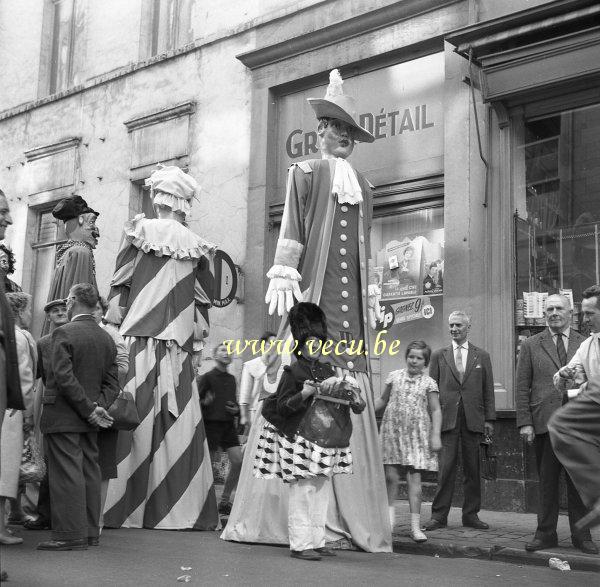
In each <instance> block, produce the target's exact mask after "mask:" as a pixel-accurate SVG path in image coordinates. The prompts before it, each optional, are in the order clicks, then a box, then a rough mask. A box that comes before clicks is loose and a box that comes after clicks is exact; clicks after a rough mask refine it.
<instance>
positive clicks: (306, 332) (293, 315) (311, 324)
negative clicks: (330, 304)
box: [288, 302, 327, 351]
mask: <svg viewBox="0 0 600 587" xmlns="http://www.w3.org/2000/svg"><path fill="white" fill-rule="evenodd" d="M288 319H289V321H290V329H291V331H292V336H293V337H294V340H295V341H297V342H298V346H297V347H296V350H297V351H301V350H302V347H303V346H304V343H305V342H306V340H307V339H308V338H310V337H311V336H314V337H315V338H317V339H319V340H320V341H321V342H323V343H325V341H326V340H327V320H326V318H325V314H324V313H323V310H321V308H319V306H317V304H312V303H310V302H299V303H297V304H296V305H295V306H292V307H291V308H290V312H289V314H288Z"/></svg>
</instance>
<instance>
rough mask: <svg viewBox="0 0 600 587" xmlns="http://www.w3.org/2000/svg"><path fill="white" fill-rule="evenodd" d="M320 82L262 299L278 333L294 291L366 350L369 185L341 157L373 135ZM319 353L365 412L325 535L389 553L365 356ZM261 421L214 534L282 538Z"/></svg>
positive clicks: (358, 419)
mask: <svg viewBox="0 0 600 587" xmlns="http://www.w3.org/2000/svg"><path fill="white" fill-rule="evenodd" d="M329 80H330V81H329V86H328V88H327V93H326V95H325V98H323V99H316V98H310V99H309V100H308V101H309V103H310V105H311V106H312V108H313V110H314V111H315V114H316V117H317V119H318V127H317V134H318V144H319V148H320V151H321V159H311V160H308V161H302V162H300V163H296V164H294V165H292V166H291V168H290V169H289V172H288V180H287V193H286V198H285V207H284V211H283V218H282V222H281V230H280V233H279V241H278V243H277V249H276V252H275V260H274V263H273V266H272V267H271V268H270V270H269V272H268V273H267V277H268V278H269V279H270V284H269V288H268V291H267V296H266V302H267V303H268V304H269V313H271V314H272V313H273V312H274V311H275V310H276V309H277V311H278V313H279V315H280V316H282V317H283V319H282V322H281V326H280V330H279V336H278V337H279V338H284V337H286V336H287V335H288V334H289V327H288V324H287V322H288V321H287V318H286V312H287V311H288V310H289V309H290V308H291V307H292V305H293V304H294V298H295V299H297V300H298V301H305V302H313V303H316V304H318V305H319V306H320V307H321V309H322V310H323V311H324V313H325V315H326V316H327V325H328V338H329V339H330V340H331V341H333V343H334V345H333V348H336V344H337V343H338V342H339V341H342V340H343V341H346V343H347V346H348V347H350V343H351V342H354V345H355V346H354V349H356V348H357V347H358V343H359V341H363V345H364V346H363V348H367V349H368V345H367V342H368V341H367V319H368V312H367V308H368V299H369V298H368V290H369V286H368V284H369V281H368V267H367V264H368V260H369V256H370V255H369V231H370V226H371V217H372V209H373V204H372V196H371V187H372V186H371V185H370V184H369V182H368V181H367V180H366V179H365V178H364V176H363V175H362V174H360V173H359V172H358V171H356V170H355V169H354V168H353V167H352V165H351V164H350V163H349V162H348V161H347V160H346V159H347V158H348V157H349V156H350V155H351V153H352V151H353V150H354V146H355V143H356V142H361V143H372V142H373V141H374V140H375V139H374V137H373V135H372V134H371V133H369V132H368V131H366V130H365V129H364V128H362V127H361V126H360V125H359V124H358V122H357V119H356V108H355V104H354V100H353V99H352V98H351V97H350V96H348V95H346V94H345V93H344V91H343V88H342V84H343V81H342V78H341V76H340V74H339V72H338V70H337V69H335V70H333V71H332V72H331V74H330V77H329ZM342 346H343V345H340V347H338V348H341V347H342ZM328 359H329V361H330V362H331V363H332V364H333V365H334V366H335V368H336V371H337V374H338V376H343V375H344V374H349V375H351V376H352V377H354V378H355V379H356V380H357V381H358V382H359V385H360V389H361V392H362V396H363V397H364V399H365V400H366V402H367V409H365V410H364V412H363V413H362V414H355V415H353V416H352V417H353V425H354V433H353V435H352V440H351V445H350V446H351V450H352V454H353V456H354V473H353V474H352V475H340V476H337V477H334V478H333V482H332V490H333V495H332V496H331V500H330V507H329V515H328V520H327V537H328V540H330V541H331V542H334V541H336V540H337V541H340V544H343V543H344V539H346V540H350V541H351V542H352V543H354V544H355V545H357V546H359V547H360V548H362V549H363V550H366V551H370V552H384V551H390V550H391V528H390V523H389V519H388V512H387V506H386V504H387V501H386V499H387V498H386V489H385V477H384V471H383V465H382V460H381V455H380V450H379V441H378V434H377V424H376V421H375V412H374V406H373V393H372V390H371V382H370V367H369V362H368V356H365V355H358V356H357V355H356V354H353V355H350V354H342V355H336V354H334V353H332V354H331V355H329V357H328ZM274 368H275V369H276V368H277V367H276V366H275V367H274ZM262 423H263V422H262V421H258V420H257V421H256V422H255V424H253V427H252V433H251V436H250V438H249V441H248V448H247V449H246V458H245V461H244V464H243V468H242V472H241V477H240V483H239V484H238V490H237V496H236V500H235V502H234V507H233V510H232V512H231V516H230V519H229V522H228V525H227V527H226V529H225V532H224V534H223V538H225V539H228V540H240V541H249V542H252V541H257V542H279V543H285V542H287V540H288V536H287V507H285V506H286V500H287V496H286V494H285V489H284V488H282V486H281V484H277V483H276V480H275V481H268V480H263V479H261V480H254V479H252V455H253V452H254V448H255V446H257V445H258V442H259V434H260V429H261V428H262ZM257 504H261V505H257ZM282 506H283V507H282ZM276 511H279V512H280V515H279V518H278V521H275V520H274V517H275V516H274V512H276Z"/></svg>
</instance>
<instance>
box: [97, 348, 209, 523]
mask: <svg viewBox="0 0 600 587" xmlns="http://www.w3.org/2000/svg"><path fill="white" fill-rule="evenodd" d="M125 341H126V343H127V344H128V346H129V365H130V367H129V374H128V380H127V383H126V384H125V391H129V392H131V393H132V394H133V396H134V397H135V401H136V405H137V409H138V413H139V416H140V425H139V426H138V428H137V429H136V430H134V431H133V432H123V431H122V432H120V433H119V441H118V446H117V478H116V479H111V480H110V482H109V485H108V496H107V499H106V506H105V514H104V525H105V526H106V527H109V528H119V527H121V526H124V527H128V528H158V529H163V530H176V529H186V528H189V529H195V530H214V529H215V528H217V527H218V525H219V517H218V513H217V501H216V497H215V491H214V486H213V474H212V467H211V462H210V456H209V452H208V445H207V442H206V436H205V432H204V425H203V422H202V412H201V411H200V401H199V397H198V389H197V386H196V380H195V377H194V369H193V366H192V356H191V354H189V353H187V352H185V351H183V350H182V349H181V348H180V347H179V346H177V345H176V344H172V343H170V342H168V341H164V340H156V339H152V338H141V337H126V338H125Z"/></svg>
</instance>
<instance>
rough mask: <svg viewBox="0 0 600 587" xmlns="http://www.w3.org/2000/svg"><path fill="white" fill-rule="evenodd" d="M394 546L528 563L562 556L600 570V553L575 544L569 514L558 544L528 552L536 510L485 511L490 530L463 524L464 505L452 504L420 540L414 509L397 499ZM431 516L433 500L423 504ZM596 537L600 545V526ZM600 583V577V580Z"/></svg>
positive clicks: (577, 566)
mask: <svg viewBox="0 0 600 587" xmlns="http://www.w3.org/2000/svg"><path fill="white" fill-rule="evenodd" d="M395 505H396V524H395V526H394V550H395V551H396V552H407V553H413V554H419V553H421V554H425V555H429V556H431V555H434V556H435V555H436V554H437V555H439V556H457V557H469V558H482V559H488V560H499V561H511V562H516V563H518V564H526V565H548V560H549V559H550V558H552V557H558V558H560V559H561V560H566V561H568V562H569V564H570V566H571V568H572V569H579V570H590V571H597V572H600V556H599V555H589V554H584V553H582V552H581V551H580V550H577V549H575V548H574V547H573V546H572V545H571V533H570V531H569V521H568V518H567V516H566V515H561V516H559V520H558V528H557V531H558V541H559V542H558V547H556V548H552V549H550V550H547V551H539V552H533V553H530V552H527V551H526V550H525V543H527V542H530V541H531V540H532V539H533V534H534V532H535V528H536V525H537V517H536V515H535V514H522V513H515V512H493V511H481V512H480V513H479V517H480V518H481V520H483V521H484V522H487V523H488V524H489V525H490V529H489V530H475V529H473V528H463V526H462V522H461V510H460V508H452V509H451V512H450V516H449V518H448V526H447V527H446V528H443V529H440V530H435V531H433V532H427V536H428V541H427V542H426V543H422V544H416V543H415V542H413V540H412V539H411V538H410V512H409V509H408V503H407V502H406V501H400V500H399V501H397V502H396V504H395ZM430 517H431V504H423V506H422V511H421V521H422V522H423V523H425V522H426V521H427V520H429V518H430ZM592 538H593V539H594V540H595V542H596V544H597V545H598V546H599V547H600V528H595V529H594V530H592ZM597 584H599V585H600V581H599V582H598V583H597Z"/></svg>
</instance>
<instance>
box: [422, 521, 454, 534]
mask: <svg viewBox="0 0 600 587" xmlns="http://www.w3.org/2000/svg"><path fill="white" fill-rule="evenodd" d="M447 525H448V524H446V523H445V522H440V521H439V520H436V519H435V518H431V520H429V522H426V523H425V524H424V526H423V529H424V530H427V532H431V531H432V530H439V529H440V528H445V527H446V526H447Z"/></svg>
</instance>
